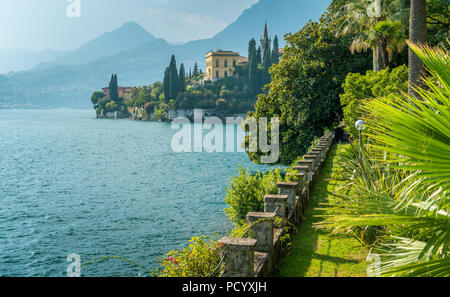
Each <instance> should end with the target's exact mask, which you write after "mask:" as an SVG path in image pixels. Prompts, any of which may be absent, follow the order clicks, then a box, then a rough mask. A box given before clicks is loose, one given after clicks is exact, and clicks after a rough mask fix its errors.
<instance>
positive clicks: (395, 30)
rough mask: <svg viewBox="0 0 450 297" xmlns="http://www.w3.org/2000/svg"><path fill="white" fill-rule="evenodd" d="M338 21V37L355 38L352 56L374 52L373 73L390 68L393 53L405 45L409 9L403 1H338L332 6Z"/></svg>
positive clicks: (351, 47)
mask: <svg viewBox="0 0 450 297" xmlns="http://www.w3.org/2000/svg"><path fill="white" fill-rule="evenodd" d="M333 10H334V11H335V17H337V18H338V20H339V26H338V28H337V35H338V36H345V35H349V34H352V35H354V38H353V42H352V44H351V46H350V50H351V51H352V52H354V51H357V52H361V51H367V50H369V49H372V51H373V69H374V71H379V70H382V69H384V68H386V67H387V66H389V61H390V56H391V53H390V51H393V50H394V49H401V46H402V45H404V40H405V38H403V36H402V33H403V31H404V28H405V27H406V26H405V25H404V24H405V23H406V20H405V15H406V8H405V7H404V4H403V1H402V0H349V1H336V2H335V3H334V6H333Z"/></svg>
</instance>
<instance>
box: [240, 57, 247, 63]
mask: <svg viewBox="0 0 450 297" xmlns="http://www.w3.org/2000/svg"><path fill="white" fill-rule="evenodd" d="M247 62H248V58H247V57H244V56H240V57H239V65H244V64H245V63H247Z"/></svg>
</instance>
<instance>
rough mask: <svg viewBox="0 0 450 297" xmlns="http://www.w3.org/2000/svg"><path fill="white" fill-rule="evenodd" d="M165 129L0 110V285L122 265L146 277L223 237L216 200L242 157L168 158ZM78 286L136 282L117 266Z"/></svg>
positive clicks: (68, 114) (68, 113)
mask: <svg viewBox="0 0 450 297" xmlns="http://www.w3.org/2000/svg"><path fill="white" fill-rule="evenodd" d="M175 133H176V131H175V130H172V129H171V126H170V124H166V123H153V122H140V121H130V120H97V119H95V114H94V112H92V111H73V110H51V111H12V110H0V276H65V274H66V269H67V265H68V263H67V261H66V259H67V256H68V254H71V253H78V254H79V255H80V256H81V260H82V262H83V263H86V262H88V261H90V260H93V259H96V258H99V257H103V256H110V255H114V256H120V257H125V258H128V259H130V260H132V261H134V262H136V263H138V264H140V265H143V266H145V267H147V268H149V269H154V268H156V267H157V262H156V257H158V256H162V255H164V254H165V253H167V252H168V251H170V250H172V249H181V248H183V247H184V246H185V245H186V244H187V241H188V240H189V239H190V238H191V237H192V236H196V235H212V234H214V233H216V232H217V233H220V234H224V233H225V232H227V231H229V230H230V228H231V224H230V222H229V221H228V219H227V217H226V216H225V214H224V211H223V210H224V208H225V207H226V204H225V203H224V201H223V198H224V196H225V193H226V186H227V184H228V181H229V178H230V177H231V176H234V175H235V174H236V173H237V169H238V164H241V165H242V166H244V167H248V168H249V169H250V171H256V170H266V169H268V168H267V167H262V166H256V165H254V164H253V163H251V162H250V161H249V159H248V158H247V155H246V154H245V153H212V154H211V153H174V152H173V151H172V149H171V146H170V144H171V138H172V136H173V135H174V134H175ZM82 275H83V276H142V275H145V271H143V270H142V269H140V268H137V267H135V266H133V265H130V264H127V263H125V262H122V261H119V260H115V259H112V260H107V261H102V262H98V263H96V264H93V265H89V266H85V267H83V268H82Z"/></svg>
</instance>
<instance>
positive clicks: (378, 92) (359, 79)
mask: <svg viewBox="0 0 450 297" xmlns="http://www.w3.org/2000/svg"><path fill="white" fill-rule="evenodd" d="M343 89H344V93H343V94H341V95H340V98H341V105H342V110H343V112H344V124H345V126H346V127H345V131H346V132H347V133H348V135H349V136H350V137H351V138H357V137H358V131H357V130H356V129H355V126H354V125H355V122H356V121H357V120H359V119H361V117H362V116H363V114H362V112H361V110H360V106H362V103H363V102H364V101H366V100H370V99H374V98H379V97H387V96H396V95H399V94H401V92H405V93H406V92H407V91H408V68H407V67H406V66H400V67H397V68H394V69H392V71H390V70H389V68H386V69H384V70H381V71H378V72H374V71H368V72H367V73H366V74H365V75H361V74H359V73H350V74H348V75H347V78H346V79H345V83H344V84H343Z"/></svg>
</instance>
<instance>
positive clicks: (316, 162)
mask: <svg viewBox="0 0 450 297" xmlns="http://www.w3.org/2000/svg"><path fill="white" fill-rule="evenodd" d="M303 159H304V160H311V161H313V168H314V171H315V170H316V169H317V167H319V158H318V156H317V155H312V154H311V155H309V154H308V155H304V156H303Z"/></svg>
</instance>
